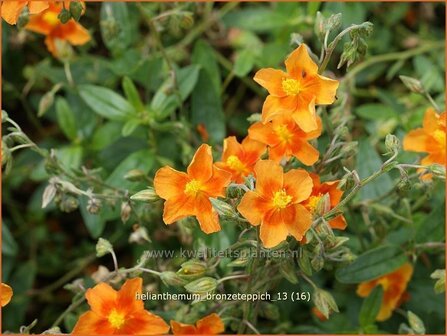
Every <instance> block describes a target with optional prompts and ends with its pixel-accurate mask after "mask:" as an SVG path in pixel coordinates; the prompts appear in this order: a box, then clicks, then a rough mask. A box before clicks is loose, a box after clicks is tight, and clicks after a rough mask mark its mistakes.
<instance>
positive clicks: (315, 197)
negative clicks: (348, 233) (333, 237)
mask: <svg viewBox="0 0 447 336" xmlns="http://www.w3.org/2000/svg"><path fill="white" fill-rule="evenodd" d="M309 175H310V177H311V178H312V182H313V185H314V186H313V189H312V194H311V195H310V197H309V199H307V200H306V201H305V202H304V203H303V205H304V206H305V207H306V208H307V209H308V210H309V211H310V212H311V213H315V211H316V210H317V209H316V208H317V206H318V202H320V200H321V198H322V197H323V196H324V195H326V194H328V196H329V206H328V208H327V209H324V210H325V212H327V211H329V210H331V209H332V208H334V207H335V206H336V205H337V204H338V203H339V202H340V200H341V197H342V196H343V191H341V190H340V189H338V188H337V187H338V183H339V182H340V181H339V180H337V181H329V182H324V183H321V182H320V177H319V176H318V175H317V174H313V173H310V174H309ZM329 225H330V226H331V228H333V229H340V230H344V229H345V228H346V225H347V224H346V220H345V217H343V215H339V216H337V217H335V218H333V219H331V220H330V221H329Z"/></svg>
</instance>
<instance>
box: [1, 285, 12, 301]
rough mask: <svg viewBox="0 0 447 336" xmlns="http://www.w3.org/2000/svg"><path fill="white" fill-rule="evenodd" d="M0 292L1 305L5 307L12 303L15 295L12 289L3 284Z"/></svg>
mask: <svg viewBox="0 0 447 336" xmlns="http://www.w3.org/2000/svg"><path fill="white" fill-rule="evenodd" d="M0 292H1V295H0V305H1V306H2V307H4V306H6V305H7V304H8V303H9V302H10V301H11V298H12V294H13V292H12V288H11V287H9V286H8V285H7V284H5V283H3V282H2V283H1V285H0Z"/></svg>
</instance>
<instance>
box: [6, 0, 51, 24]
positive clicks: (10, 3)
mask: <svg viewBox="0 0 447 336" xmlns="http://www.w3.org/2000/svg"><path fill="white" fill-rule="evenodd" d="M26 6H28V10H29V13H30V14H38V13H40V12H42V11H44V10H45V9H47V8H48V1H20V0H6V1H2V5H1V13H2V18H3V19H4V20H5V21H6V22H8V23H9V24H11V25H15V24H16V23H17V20H18V18H19V16H20V13H22V11H23V9H24V8H25V7H26Z"/></svg>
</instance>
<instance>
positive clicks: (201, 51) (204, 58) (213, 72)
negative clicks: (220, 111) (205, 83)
mask: <svg viewBox="0 0 447 336" xmlns="http://www.w3.org/2000/svg"><path fill="white" fill-rule="evenodd" d="M192 59H193V61H194V63H196V64H199V65H200V66H201V67H202V69H203V70H205V71H206V72H208V74H209V75H210V79H211V81H212V82H213V86H214V88H215V90H217V91H218V92H220V90H221V82H222V81H221V78H220V71H219V65H218V63H217V61H216V56H215V52H214V49H213V48H212V47H211V46H210V45H209V44H208V42H206V41H204V40H198V41H197V42H196V44H195V45H194V49H193V51H192Z"/></svg>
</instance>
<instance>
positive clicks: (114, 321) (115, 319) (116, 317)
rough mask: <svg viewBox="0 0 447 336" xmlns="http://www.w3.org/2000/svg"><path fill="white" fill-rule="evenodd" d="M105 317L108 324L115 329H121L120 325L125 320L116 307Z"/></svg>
mask: <svg viewBox="0 0 447 336" xmlns="http://www.w3.org/2000/svg"><path fill="white" fill-rule="evenodd" d="M107 319H108V321H109V323H110V325H111V326H112V327H113V328H115V329H121V327H122V326H123V325H124V323H125V322H126V321H125V319H124V314H123V313H119V312H117V311H116V309H113V310H112V312H111V313H110V314H109V317H108V318H107Z"/></svg>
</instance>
